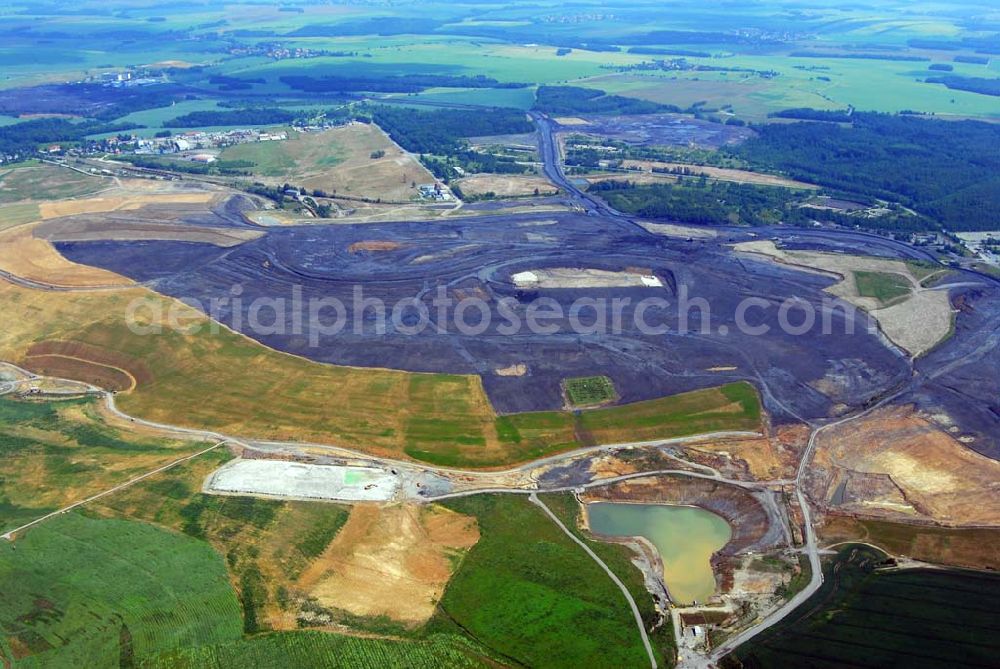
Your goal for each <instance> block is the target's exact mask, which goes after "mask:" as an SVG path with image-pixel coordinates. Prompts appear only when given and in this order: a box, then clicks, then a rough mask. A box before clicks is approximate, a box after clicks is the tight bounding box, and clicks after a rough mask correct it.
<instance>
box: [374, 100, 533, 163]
mask: <svg viewBox="0 0 1000 669" xmlns="http://www.w3.org/2000/svg"><path fill="white" fill-rule="evenodd" d="M372 120H373V121H375V123H377V124H378V125H379V126H380V127H381V128H382V129H383V130H385V131H386V132H387V133H389V136H390V137H392V139H393V140H394V141H395V142H396V143H398V144H399V145H400V146H402V147H403V148H404V149H406V150H407V151H412V152H413V153H433V154H438V155H441V154H453V153H457V152H460V151H463V150H465V142H464V141H463V140H464V139H465V138H466V137H485V136H487V135H513V134H520V133H525V132H533V131H534V130H535V126H534V125H532V124H531V122H530V121H528V119H527V117H526V116H525V114H524V112H523V111H521V110H519V109H503V108H495V109H476V110H465V109H461V110H459V109H443V110H440V111H433V112H421V111H414V110H413V109H407V108H404V107H389V106H384V105H383V106H378V107H375V108H374V109H373V110H372Z"/></svg>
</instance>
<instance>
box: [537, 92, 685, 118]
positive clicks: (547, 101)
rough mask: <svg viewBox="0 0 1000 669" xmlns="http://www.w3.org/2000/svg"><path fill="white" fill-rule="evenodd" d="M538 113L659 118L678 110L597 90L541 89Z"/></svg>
mask: <svg viewBox="0 0 1000 669" xmlns="http://www.w3.org/2000/svg"><path fill="white" fill-rule="evenodd" d="M534 108H535V109H537V110H538V111H542V112H545V113H548V114H656V113H659V112H679V111H681V109H680V108H679V107H674V106H672V105H660V104H657V103H655V102H649V101H648V100H636V99H634V98H626V97H622V96H621V95H608V94H607V93H605V92H604V91H602V90H599V89H597V88H581V87H579V86H539V88H538V93H537V95H536V98H535V107H534Z"/></svg>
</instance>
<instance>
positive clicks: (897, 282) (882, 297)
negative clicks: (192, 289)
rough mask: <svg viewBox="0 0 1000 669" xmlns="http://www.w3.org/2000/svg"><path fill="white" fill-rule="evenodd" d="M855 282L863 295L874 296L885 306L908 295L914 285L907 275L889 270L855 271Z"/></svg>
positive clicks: (859, 292) (859, 293)
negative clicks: (889, 271)
mask: <svg viewBox="0 0 1000 669" xmlns="http://www.w3.org/2000/svg"><path fill="white" fill-rule="evenodd" d="M854 283H855V284H856V285H857V287H858V295H860V296H861V297H874V298H875V299H876V300H878V301H879V303H881V304H882V305H883V306H884V305H887V304H889V303H891V302H893V301H895V300H898V299H899V298H901V297H906V296H907V295H909V294H910V291H911V290H912V285H911V284H910V282H909V280H907V278H906V277H904V276H901V275H899V274H890V273H888V272H854Z"/></svg>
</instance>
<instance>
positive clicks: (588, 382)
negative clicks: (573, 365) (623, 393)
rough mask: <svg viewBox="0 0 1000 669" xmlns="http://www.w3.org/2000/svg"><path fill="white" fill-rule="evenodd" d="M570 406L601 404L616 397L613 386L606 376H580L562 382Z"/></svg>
mask: <svg viewBox="0 0 1000 669" xmlns="http://www.w3.org/2000/svg"><path fill="white" fill-rule="evenodd" d="M563 388H564V390H565V391H566V396H567V397H568V398H569V401H570V404H572V405H574V406H578V407H582V406H592V405H595V404H603V403H604V402H610V401H613V400H614V399H616V398H617V397H618V393H617V392H616V391H615V384H614V383H612V382H611V379H609V378H608V377H606V376H580V377H576V378H573V379H566V380H565V381H563Z"/></svg>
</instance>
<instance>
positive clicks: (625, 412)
mask: <svg viewBox="0 0 1000 669" xmlns="http://www.w3.org/2000/svg"><path fill="white" fill-rule="evenodd" d="M592 378H602V377H592ZM760 418H761V406H760V398H759V397H758V396H757V391H756V389H754V387H753V386H752V385H750V384H749V383H746V382H738V383H731V384H728V385H725V386H721V387H719V388H706V389H704V390H695V391H691V392H687V393H680V394H677V395H669V396H667V397H660V398H657V399H654V400H647V401H644V402H634V403H632V404H622V405H619V406H611V407H604V408H593V409H583V410H577V411H575V412H570V411H533V412H527V413H516V414H509V415H506V416H499V417H497V418H496V421H495V427H496V433H497V438H498V439H499V441H500V444H501V445H502V446H503V449H502V450H500V451H497V450H484V449H482V448H481V447H477V446H478V444H477V443H476V442H475V441H474V440H475V435H474V433H470V432H468V431H466V429H465V428H463V427H462V426H460V425H458V424H454V423H441V424H440V425H439V426H436V427H435V428H434V429H433V430H428V429H426V427H427V426H428V425H429V424H428V423H427V421H423V420H421V419H414V420H415V421H416V424H419V425H421V426H423V427H425V429H424V430H423V431H421V432H417V433H416V434H417V437H418V439H420V440H423V441H426V442H428V446H424V447H423V448H420V447H417V446H413V445H410V446H407V448H406V453H407V454H408V455H410V456H411V457H413V458H414V459H417V460H423V461H425V462H431V463H433V464H438V465H444V466H450V467H462V466H465V467H470V466H480V467H495V466H501V465H510V464H515V463H518V462H527V461H529V460H534V459H537V458H541V457H545V456H547V455H552V454H554V453H560V452H563V451H568V450H572V449H574V448H580V447H582V446H594V445H597V444H617V443H626V442H633V441H653V440H656V439H670V438H673V437H683V436H687V435H692V434H700V433H708V432H718V431H728V430H746V431H758V430H760ZM431 443H433V444H434V447H433V449H432V448H429V445H430V444H431ZM449 443H450V444H451V445H449ZM463 446H466V447H464V448H463Z"/></svg>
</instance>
